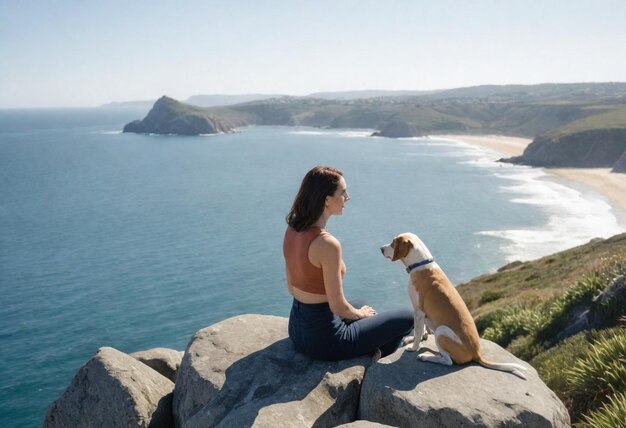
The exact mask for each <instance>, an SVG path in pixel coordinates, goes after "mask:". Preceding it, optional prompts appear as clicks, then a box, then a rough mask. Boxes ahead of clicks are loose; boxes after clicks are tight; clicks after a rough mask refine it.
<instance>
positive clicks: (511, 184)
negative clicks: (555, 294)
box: [440, 139, 625, 262]
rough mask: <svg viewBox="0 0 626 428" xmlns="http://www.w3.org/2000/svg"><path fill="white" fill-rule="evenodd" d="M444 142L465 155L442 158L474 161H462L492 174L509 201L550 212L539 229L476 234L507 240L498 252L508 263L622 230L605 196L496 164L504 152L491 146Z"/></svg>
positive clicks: (541, 173) (536, 172) (528, 170)
mask: <svg viewBox="0 0 626 428" xmlns="http://www.w3.org/2000/svg"><path fill="white" fill-rule="evenodd" d="M445 141H446V144H450V143H447V142H448V141H450V142H452V144H454V145H455V146H456V147H458V148H462V149H463V151H462V152H448V153H443V154H440V155H443V156H449V157H455V156H461V154H464V155H466V156H470V157H473V158H472V159H469V160H464V161H459V162H458V163H459V164H463V165H468V166H473V167H477V168H482V169H487V170H490V171H492V172H493V175H494V176H495V177H497V178H498V179H499V180H501V181H502V185H501V186H500V187H499V191H500V192H502V193H505V194H510V199H509V201H510V202H511V203H514V204H526V205H534V206H537V207H538V208H540V209H541V210H542V211H543V212H544V213H546V214H547V217H548V220H547V223H545V224H544V225H541V226H539V227H536V228H526V229H504V230H485V231H481V232H477V234H478V235H482V236H489V237H493V238H498V239H500V240H502V241H504V242H503V243H502V244H501V245H500V249H501V251H502V252H503V254H504V255H505V258H506V260H507V261H508V262H511V261H515V260H521V261H526V260H532V259H536V258H539V257H543V256H546V255H549V254H553V253H555V252H558V251H563V250H565V249H568V248H571V247H575V246H577V245H581V244H584V243H586V242H588V241H589V240H591V239H593V238H596V237H599V238H608V237H610V236H613V235H616V234H618V233H622V232H624V230H625V229H624V227H623V226H622V225H620V223H619V221H618V219H617V217H616V216H615V214H614V213H613V212H612V207H611V205H610V204H609V203H607V201H606V199H604V197H603V196H602V195H600V194H598V193H595V192H592V191H580V190H578V189H576V188H574V187H570V186H568V185H565V184H562V183H561V182H557V181H556V180H555V177H554V176H553V175H551V174H548V173H546V172H544V170H542V169H539V168H533V167H530V166H523V165H513V164H507V163H501V162H497V160H498V159H499V158H500V157H501V154H500V153H497V152H495V151H493V150H490V149H488V148H484V147H479V146H471V145H469V144H467V143H464V142H461V141H458V142H457V141H455V140H448V139H446V140H445ZM468 146H470V147H471V150H468Z"/></svg>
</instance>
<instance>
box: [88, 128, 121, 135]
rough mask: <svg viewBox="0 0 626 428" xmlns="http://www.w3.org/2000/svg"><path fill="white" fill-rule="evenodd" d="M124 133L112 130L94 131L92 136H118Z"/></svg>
mask: <svg viewBox="0 0 626 428" xmlns="http://www.w3.org/2000/svg"><path fill="white" fill-rule="evenodd" d="M123 133H124V132H123V131H121V130H119V129H117V130H113V131H95V132H94V134H100V135H119V134H123Z"/></svg>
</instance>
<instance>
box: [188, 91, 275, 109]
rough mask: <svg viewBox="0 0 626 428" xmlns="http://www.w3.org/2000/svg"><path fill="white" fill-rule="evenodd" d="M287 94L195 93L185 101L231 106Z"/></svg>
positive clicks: (213, 105)
mask: <svg viewBox="0 0 626 428" xmlns="http://www.w3.org/2000/svg"><path fill="white" fill-rule="evenodd" d="M284 96H285V95H276V94H274V95H267V94H242V95H220V94H216V95H193V96H191V97H189V98H187V99H186V100H185V101H184V102H185V103H186V104H191V105H194V106H199V107H217V106H230V105H233V104H241V103H247V102H250V101H258V100H267V99H269V98H280V97H284Z"/></svg>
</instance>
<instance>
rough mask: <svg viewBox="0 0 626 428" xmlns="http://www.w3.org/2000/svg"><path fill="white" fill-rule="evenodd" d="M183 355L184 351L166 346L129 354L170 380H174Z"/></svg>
mask: <svg viewBox="0 0 626 428" xmlns="http://www.w3.org/2000/svg"><path fill="white" fill-rule="evenodd" d="M183 355H184V352H181V351H176V350H174V349H168V348H154V349H148V350H146V351H139V352H133V353H132V354H130V356H131V357H133V358H134V359H136V360H137V361H141V362H142V363H144V364H145V365H147V366H148V367H150V368H152V369H153V370H156V371H157V372H159V373H161V374H162V375H163V376H165V377H166V378H168V379H169V380H171V381H172V382H176V371H177V370H178V368H179V367H180V362H181V361H182V359H183Z"/></svg>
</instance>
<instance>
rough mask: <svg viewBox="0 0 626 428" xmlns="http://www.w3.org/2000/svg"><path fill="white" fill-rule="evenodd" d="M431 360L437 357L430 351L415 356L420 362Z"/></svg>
mask: <svg viewBox="0 0 626 428" xmlns="http://www.w3.org/2000/svg"><path fill="white" fill-rule="evenodd" d="M433 358H437V355H435V354H433V353H432V352H430V351H424V352H422V353H420V354H418V355H417V359H418V360H421V361H432V359H433Z"/></svg>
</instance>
